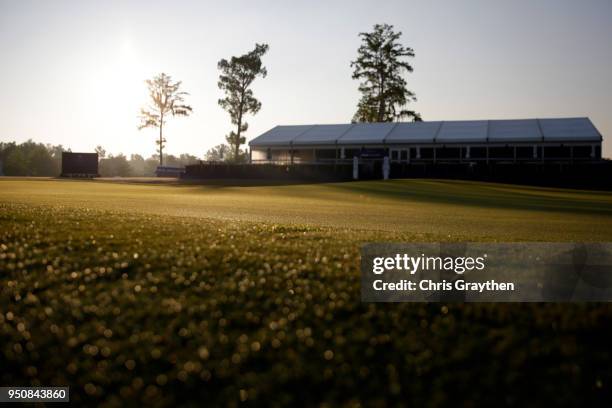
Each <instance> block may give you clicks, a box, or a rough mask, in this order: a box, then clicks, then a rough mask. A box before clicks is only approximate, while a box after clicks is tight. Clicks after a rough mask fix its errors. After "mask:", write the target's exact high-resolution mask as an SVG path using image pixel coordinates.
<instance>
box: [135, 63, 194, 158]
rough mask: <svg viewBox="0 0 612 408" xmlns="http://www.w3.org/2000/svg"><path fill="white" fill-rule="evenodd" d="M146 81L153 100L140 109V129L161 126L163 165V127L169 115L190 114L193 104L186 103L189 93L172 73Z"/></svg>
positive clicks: (160, 141)
mask: <svg viewBox="0 0 612 408" xmlns="http://www.w3.org/2000/svg"><path fill="white" fill-rule="evenodd" d="M145 82H146V84H147V87H148V88H149V97H150V98H151V100H150V103H149V105H148V106H147V108H142V109H140V125H139V126H138V129H139V130H140V129H144V128H148V127H154V128H159V140H157V142H156V143H157V145H158V152H159V165H160V166H163V164H164V162H163V150H164V147H165V145H164V144H165V143H166V139H165V138H164V136H163V129H164V124H165V123H166V119H167V118H168V117H169V116H189V114H190V113H191V112H192V111H193V109H192V108H191V106H189V105H185V104H184V102H185V99H184V97H185V95H189V94H188V93H187V92H182V91H180V87H181V81H176V82H173V81H172V78H171V77H170V75H167V74H165V73H163V72H162V73H161V74H159V75H157V76H155V77H154V78H153V79H148V80H146V81H145Z"/></svg>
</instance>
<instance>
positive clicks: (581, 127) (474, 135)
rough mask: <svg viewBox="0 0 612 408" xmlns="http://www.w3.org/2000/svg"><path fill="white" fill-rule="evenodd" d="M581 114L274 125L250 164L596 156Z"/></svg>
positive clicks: (255, 146) (257, 143)
mask: <svg viewBox="0 0 612 408" xmlns="http://www.w3.org/2000/svg"><path fill="white" fill-rule="evenodd" d="M601 143H602V136H601V134H600V133H599V131H598V130H597V128H595V126H594V125H593V123H592V122H591V121H590V119H589V118H557V119H513V120H469V121H438V122H410V123H405V122H394V123H353V124H339V125H297V126H276V127H275V128H273V129H270V130H269V131H267V132H265V133H263V134H262V135H260V136H258V137H256V138H255V139H253V140H252V141H251V142H250V143H249V147H250V153H251V161H252V162H253V163H273V162H282V163H330V162H334V163H337V162H345V161H346V162H350V161H351V160H352V159H353V157H358V158H359V160H382V158H383V157H389V158H390V160H391V162H401V163H411V162H433V163H436V162H482V161H484V162H491V161H493V162H518V161H521V162H529V161H531V162H534V161H538V162H541V161H546V162H550V161H559V162H571V161H593V160H599V159H601Z"/></svg>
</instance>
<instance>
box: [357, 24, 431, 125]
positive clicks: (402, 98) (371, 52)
mask: <svg viewBox="0 0 612 408" xmlns="http://www.w3.org/2000/svg"><path fill="white" fill-rule="evenodd" d="M401 35H402V33H401V32H395V31H393V26H392V25H388V24H382V25H381V24H376V25H374V30H373V31H372V32H371V33H360V34H359V36H360V37H361V40H362V44H361V46H360V47H359V49H358V50H357V59H356V60H355V61H352V62H351V67H353V68H354V71H353V79H359V80H361V83H360V85H359V92H361V99H360V101H359V103H358V105H357V112H356V113H355V116H354V117H353V121H354V122H393V121H395V120H400V119H402V118H412V119H413V120H414V121H420V120H422V119H421V116H420V115H419V114H418V113H416V112H415V111H412V110H407V109H404V107H405V106H406V105H407V104H408V103H410V102H413V101H416V96H415V94H414V93H413V92H412V91H409V90H408V89H407V88H406V86H407V84H406V80H405V79H404V78H403V76H402V74H403V73H404V72H405V71H407V72H412V71H413V69H412V66H411V65H410V64H409V63H408V62H407V61H405V58H407V57H410V58H411V57H414V51H413V49H412V48H410V47H404V46H403V45H401V44H400V43H399V42H398V40H399V38H400V36H401Z"/></svg>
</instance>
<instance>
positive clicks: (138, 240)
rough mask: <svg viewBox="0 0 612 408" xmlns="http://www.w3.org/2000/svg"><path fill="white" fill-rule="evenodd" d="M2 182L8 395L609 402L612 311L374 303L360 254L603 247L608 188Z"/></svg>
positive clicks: (2, 321) (104, 400) (0, 377)
mask: <svg viewBox="0 0 612 408" xmlns="http://www.w3.org/2000/svg"><path fill="white" fill-rule="evenodd" d="M238 184H239V183H234V184H229V185H228V184H222V183H215V184H214V185H208V186H202V185H182V184H173V183H162V184H153V183H145V182H143V183H131V182H121V183H119V182H105V181H67V180H50V179H49V180H35V179H30V180H24V179H9V178H5V179H0V383H1V384H0V385H38V384H42V385H51V384H54V385H61V384H69V385H70V386H71V399H72V401H74V402H77V403H79V402H80V403H88V404H90V405H94V404H96V405H99V404H101V405H109V406H113V405H138V404H141V403H149V404H155V405H166V406H172V405H177V404H178V405H193V406H196V405H201V404H198V403H197V401H198V398H199V401H200V402H202V401H206V402H207V404H206V405H238V404H240V402H241V401H246V402H252V403H255V404H265V405H320V404H323V403H327V404H328V405H382V404H386V405H407V404H409V405H417V406H439V405H448V404H453V403H455V404H456V403H457V402H461V403H464V405H466V406H470V405H473V404H478V403H480V404H487V405H493V404H496V405H523V404H528V405H535V404H538V403H539V404H555V403H556V404H575V405H577V404H582V405H587V404H589V403H591V404H595V403H601V402H602V401H604V400H605V398H607V397H609V396H610V387H611V385H612V369H611V368H610V367H612V355H611V352H610V347H609V344H610V340H611V338H610V335H609V334H608V333H609V332H610V329H609V328H610V327H611V325H612V307H610V306H609V305H608V304H564V305H562V304H507V305H503V304H496V305H487V304H408V303H403V304H364V303H361V302H360V282H359V269H358V268H359V245H360V243H363V242H368V241H386V240H389V241H391V240H392V241H531V240H540V241H574V240H575V241H610V240H611V238H612V194H610V193H603V192H587V191H573V190H557V189H540V188H532V187H517V186H505V185H498V184H485V183H470V182H450V181H436V180H396V181H389V182H382V181H376V182H356V183H338V184H323V185H316V184H305V185H282V186H281V185H277V186H255V185H251V186H240V185H238Z"/></svg>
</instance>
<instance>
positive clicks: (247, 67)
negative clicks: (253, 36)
mask: <svg viewBox="0 0 612 408" xmlns="http://www.w3.org/2000/svg"><path fill="white" fill-rule="evenodd" d="M267 51H268V45H267V44H255V49H254V50H253V51H250V52H248V53H246V54H244V55H241V56H239V57H232V58H231V59H230V60H229V61H228V60H226V59H222V60H221V61H219V63H218V64H217V67H218V68H219V70H220V71H221V74H220V75H219V82H218V86H219V89H221V90H222V91H223V92H225V98H223V99H219V105H220V106H221V107H222V108H223V109H225V110H226V111H227V112H228V113H229V114H230V117H231V119H232V124H234V125H236V131H235V132H234V131H232V132H230V133H229V135H227V136H226V137H225V140H227V143H229V145H230V147H231V149H232V150H233V154H234V158H235V159H236V160H238V158H239V157H240V156H241V155H240V146H241V145H242V144H243V143H244V142H245V141H246V139H245V138H244V136H242V134H243V133H244V132H246V131H247V129H248V127H249V125H248V123H247V122H246V121H244V117H245V115H247V114H249V113H251V114H253V115H254V114H256V113H257V112H259V110H260V109H261V102H259V101H258V100H257V99H256V98H255V97H254V96H253V90H252V89H250V86H251V84H252V83H253V81H254V80H255V78H257V77H258V76H261V77H262V78H265V77H266V75H267V74H268V71H267V70H266V68H265V67H264V66H263V64H262V62H261V57H263V55H264V54H265V53H266V52H267Z"/></svg>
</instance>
